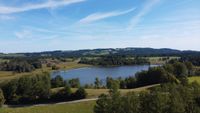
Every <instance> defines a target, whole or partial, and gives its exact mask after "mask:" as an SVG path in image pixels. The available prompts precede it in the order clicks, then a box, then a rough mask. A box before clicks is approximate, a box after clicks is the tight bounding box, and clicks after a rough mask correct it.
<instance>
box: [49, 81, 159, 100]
mask: <svg viewBox="0 0 200 113" xmlns="http://www.w3.org/2000/svg"><path fill="white" fill-rule="evenodd" d="M157 85H159V84H155V85H149V86H144V87H140V88H135V89H120V92H121V94H126V93H128V92H130V91H134V92H139V91H143V90H146V89H148V88H151V87H154V86H157ZM61 89H62V88H54V89H52V91H53V92H57V91H59V90H61ZM76 90H77V89H76V88H72V92H75V91H76ZM108 91H109V90H108V89H86V92H87V93H88V96H87V98H95V97H98V96H99V95H100V94H102V93H104V94H108Z"/></svg>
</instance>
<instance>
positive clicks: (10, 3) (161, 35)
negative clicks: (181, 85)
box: [0, 0, 200, 53]
mask: <svg viewBox="0 0 200 113" xmlns="http://www.w3.org/2000/svg"><path fill="white" fill-rule="evenodd" d="M199 43H200V0H0V52H6V53H10V52H11V53H12V52H39V51H49V50H76V49H93V48H121V47H152V48H174V49H180V50H188V49H190V50H200V44H199Z"/></svg>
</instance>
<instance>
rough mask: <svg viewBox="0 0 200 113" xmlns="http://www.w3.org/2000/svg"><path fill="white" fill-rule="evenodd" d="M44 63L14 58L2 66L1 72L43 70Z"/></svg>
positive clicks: (0, 66)
mask: <svg viewBox="0 0 200 113" xmlns="http://www.w3.org/2000/svg"><path fill="white" fill-rule="evenodd" d="M41 67H42V63H41V62H40V61H39V60H38V59H22V58H14V59H11V60H9V61H6V62H3V63H1V64H0V70H1V71H14V72H18V73H21V72H31V71H33V70H35V69H38V68H41Z"/></svg>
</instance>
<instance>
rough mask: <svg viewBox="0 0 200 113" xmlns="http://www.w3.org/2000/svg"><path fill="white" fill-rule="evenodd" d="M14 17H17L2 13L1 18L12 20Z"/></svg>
mask: <svg viewBox="0 0 200 113" xmlns="http://www.w3.org/2000/svg"><path fill="white" fill-rule="evenodd" d="M12 19H15V17H13V16H8V15H0V20H12Z"/></svg>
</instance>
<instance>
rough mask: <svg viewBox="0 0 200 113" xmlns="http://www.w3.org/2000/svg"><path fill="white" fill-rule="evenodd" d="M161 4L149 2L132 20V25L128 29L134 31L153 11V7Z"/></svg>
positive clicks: (158, 0)
mask: <svg viewBox="0 0 200 113" xmlns="http://www.w3.org/2000/svg"><path fill="white" fill-rule="evenodd" d="M159 2H160V0H149V1H148V2H147V3H146V4H145V5H144V7H143V9H142V10H141V11H140V12H139V13H138V14H137V15H136V16H134V17H133V18H132V19H131V22H130V25H129V27H128V29H129V30H130V29H132V28H134V27H135V26H136V25H137V24H138V23H139V22H140V21H141V19H142V17H143V16H145V15H146V14H147V13H148V12H149V11H151V9H152V8H153V6H155V5H156V4H158V3H159Z"/></svg>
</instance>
